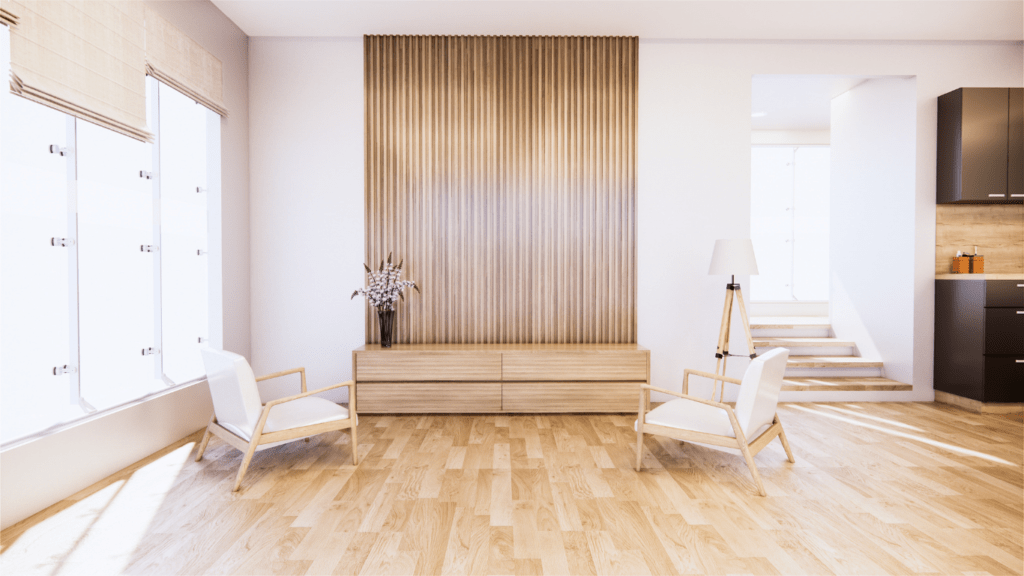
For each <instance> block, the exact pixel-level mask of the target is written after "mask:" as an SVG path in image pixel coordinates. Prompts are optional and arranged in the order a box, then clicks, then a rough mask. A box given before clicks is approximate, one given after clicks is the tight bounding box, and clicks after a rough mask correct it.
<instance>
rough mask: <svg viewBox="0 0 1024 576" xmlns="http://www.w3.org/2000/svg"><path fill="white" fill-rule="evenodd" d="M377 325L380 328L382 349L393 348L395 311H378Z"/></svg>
mask: <svg viewBox="0 0 1024 576" xmlns="http://www.w3.org/2000/svg"><path fill="white" fill-rule="evenodd" d="M377 324H378V325H379V326H380V346H381V348H391V334H392V333H393V329H394V327H395V311H394V310H378V311H377Z"/></svg>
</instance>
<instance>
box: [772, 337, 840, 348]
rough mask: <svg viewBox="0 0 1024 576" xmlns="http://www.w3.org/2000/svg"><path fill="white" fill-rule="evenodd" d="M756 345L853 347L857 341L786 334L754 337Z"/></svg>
mask: <svg viewBox="0 0 1024 576" xmlns="http://www.w3.org/2000/svg"><path fill="white" fill-rule="evenodd" d="M754 346H755V347H759V348H763V347H768V346H783V347H786V348H810V347H825V346H834V347H838V348H853V347H854V346H856V343H855V342H851V341H849V340H839V339H836V338H803V337H792V338H790V337H785V336H780V337H775V336H769V337H765V336H760V337H755V338H754Z"/></svg>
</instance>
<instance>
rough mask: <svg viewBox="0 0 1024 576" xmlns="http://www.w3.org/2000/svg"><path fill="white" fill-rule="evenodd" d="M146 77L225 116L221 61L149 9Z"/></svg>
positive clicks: (147, 10) (226, 113)
mask: <svg viewBox="0 0 1024 576" xmlns="http://www.w3.org/2000/svg"><path fill="white" fill-rule="evenodd" d="M146 73H148V74H149V75H150V76H153V77H154V78H157V79H159V80H160V81H161V82H163V83H164V84H167V85H169V86H172V87H174V89H176V90H178V91H179V92H181V93H182V94H185V95H187V96H188V97H189V98H192V99H193V100H195V101H196V102H199V103H200V104H202V105H203V106H206V107H207V108H209V109H210V110H213V111H214V112H216V113H217V114H220V115H221V116H227V115H228V110H227V108H225V107H224V94H223V92H224V89H223V81H222V78H221V77H222V71H221V63H220V60H218V59H217V58H216V57H214V56H213V54H210V53H209V52H207V51H206V49H204V48H203V47H202V46H200V45H199V44H198V43H197V42H196V41H195V40H192V39H191V38H189V37H188V36H186V35H185V34H184V33H183V32H182V31H181V30H178V29H177V28H176V27H174V26H173V25H172V24H171V23H170V22H168V21H167V20H164V19H163V17H161V16H160V15H159V14H157V13H156V12H154V11H153V10H151V9H148V8H147V9H146Z"/></svg>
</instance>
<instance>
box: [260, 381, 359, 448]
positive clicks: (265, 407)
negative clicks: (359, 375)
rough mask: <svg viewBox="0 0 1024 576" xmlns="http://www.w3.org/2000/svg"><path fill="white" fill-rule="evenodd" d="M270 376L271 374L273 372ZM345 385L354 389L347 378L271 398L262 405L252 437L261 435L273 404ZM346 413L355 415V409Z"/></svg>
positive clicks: (350, 416) (352, 383) (354, 384)
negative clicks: (301, 391)
mask: <svg viewBox="0 0 1024 576" xmlns="http://www.w3.org/2000/svg"><path fill="white" fill-rule="evenodd" d="M296 370H301V368H298V369H296ZM293 372H294V371H293ZM271 376H273V374H272V375H271ZM345 386H348V387H349V388H350V389H351V390H352V391H354V390H355V389H356V388H355V386H356V383H355V381H354V380H349V381H347V382H341V383H339V384H332V385H330V386H326V387H324V388H320V389H319V390H310V391H308V392H303V393H302V394H296V395H294V396H286V397H284V398H278V399H276V400H271V401H270V402H267V403H266V404H264V405H263V412H262V413H260V420H259V422H257V423H256V430H255V431H254V436H253V437H254V438H255V437H256V436H262V435H263V427H264V426H266V425H267V417H268V416H270V409H271V408H273V407H274V406H277V405H278V404H284V403H285V402H291V401H292V400H298V399H299V398H305V397H306V396H312V395H313V394H319V393H320V392H326V391H327V390H334V389H335V388H344V387H345ZM349 404H350V405H351V401H350V402H349ZM348 415H349V418H353V417H355V411H353V410H349V412H348Z"/></svg>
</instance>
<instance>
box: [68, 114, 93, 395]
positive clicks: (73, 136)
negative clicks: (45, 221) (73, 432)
mask: <svg viewBox="0 0 1024 576" xmlns="http://www.w3.org/2000/svg"><path fill="white" fill-rule="evenodd" d="M76 122H77V120H75V118H74V117H73V116H67V130H68V131H67V150H66V152H65V154H64V155H65V162H66V163H67V169H68V238H70V239H71V242H70V244H71V245H70V246H68V322H69V324H70V325H69V326H68V336H69V337H68V344H69V347H70V349H69V354H70V358H71V361H72V362H74V368H72V369H71V370H70V374H68V376H70V380H69V381H70V383H71V386H70V395H69V396H70V398H69V400H70V401H71V404H77V405H78V407H79V408H81V409H82V410H83V411H84V412H85V413H87V414H91V413H93V412H95V411H96V409H95V408H93V406H92V405H91V404H89V403H88V402H87V401H86V400H85V398H83V397H82V357H81V352H80V350H79V349H80V346H79V328H78V325H79V322H78V321H79V299H78V126H77V124H76Z"/></svg>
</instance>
